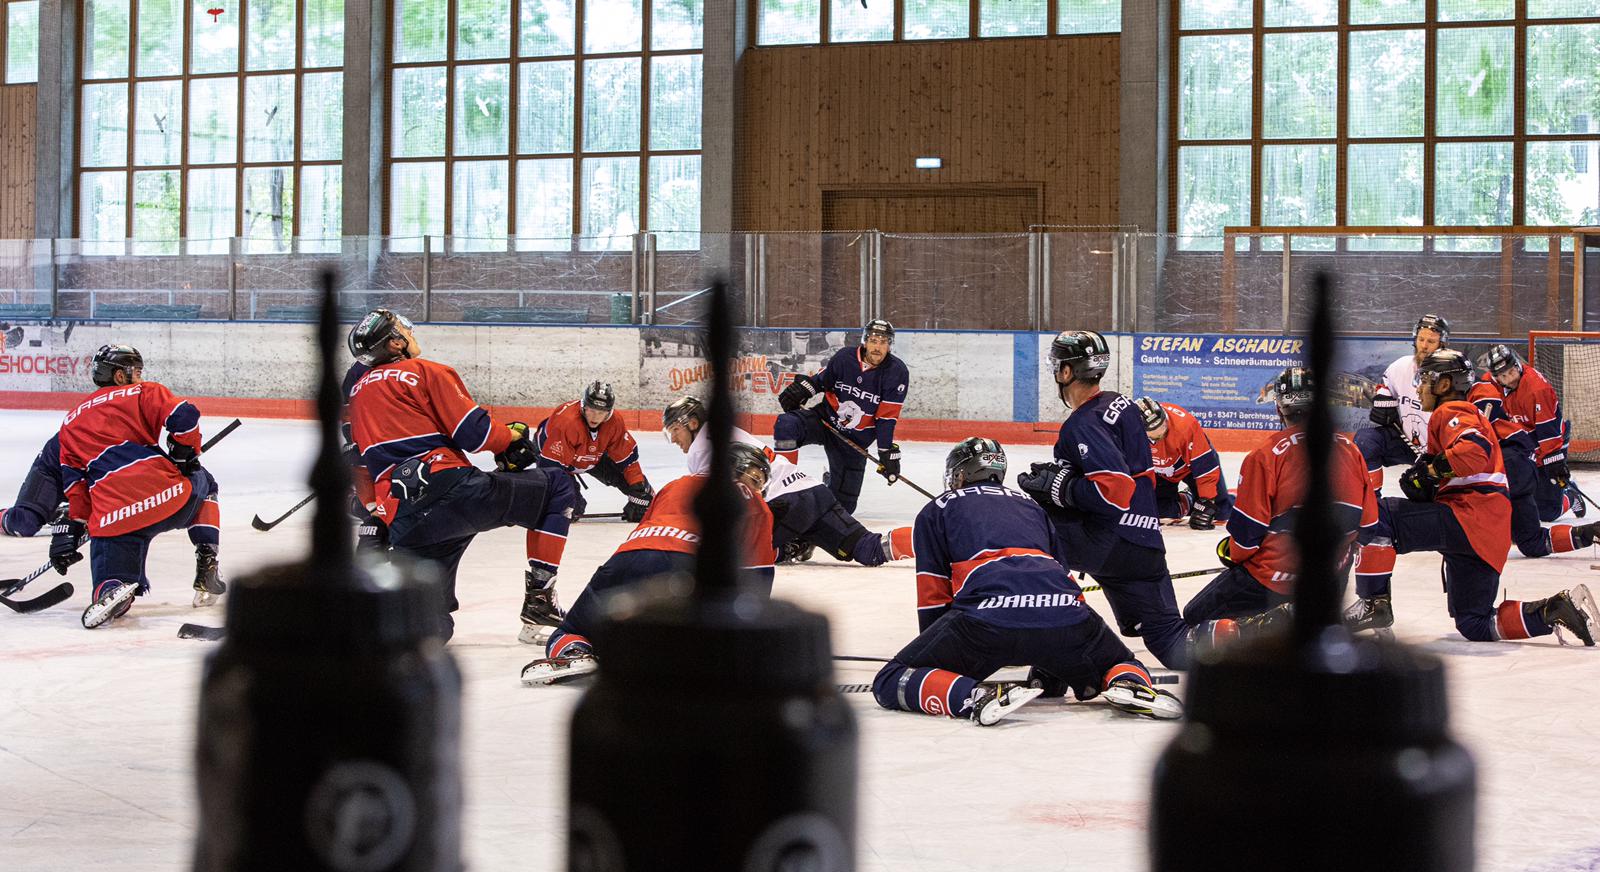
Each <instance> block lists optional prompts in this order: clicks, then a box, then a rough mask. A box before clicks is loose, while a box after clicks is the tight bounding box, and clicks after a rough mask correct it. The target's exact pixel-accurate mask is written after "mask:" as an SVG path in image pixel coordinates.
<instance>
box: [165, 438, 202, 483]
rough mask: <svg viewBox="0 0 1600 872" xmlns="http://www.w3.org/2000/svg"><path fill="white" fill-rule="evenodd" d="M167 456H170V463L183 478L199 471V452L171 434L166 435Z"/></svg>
mask: <svg viewBox="0 0 1600 872" xmlns="http://www.w3.org/2000/svg"><path fill="white" fill-rule="evenodd" d="M167 456H168V457H170V458H172V465H173V466H176V467H177V468H178V472H179V473H181V474H182V475H183V477H184V478H188V477H189V476H191V475H194V474H195V473H197V472H199V471H200V452H199V451H196V450H195V449H194V448H193V447H191V446H188V445H185V444H183V443H182V442H179V441H177V440H175V439H173V438H172V437H171V436H168V437H167Z"/></svg>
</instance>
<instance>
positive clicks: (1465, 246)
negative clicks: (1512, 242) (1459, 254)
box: [1433, 142, 1512, 251]
mask: <svg viewBox="0 0 1600 872" xmlns="http://www.w3.org/2000/svg"><path fill="white" fill-rule="evenodd" d="M1433 174H1434V182H1433V223H1435V224H1439V225H1445V226H1451V225H1456V226H1468V227H1472V226H1490V225H1496V224H1510V223H1511V207H1512V200H1511V143H1509V142H1441V143H1439V144H1438V145H1437V146H1435V149H1434V162H1433ZM1435 246H1436V247H1438V248H1439V249H1441V250H1454V251H1482V250H1493V249H1495V248H1498V247H1499V245H1498V243H1497V242H1495V241H1493V240H1490V239H1483V238H1471V237H1468V238H1462V239H1439V240H1436V242H1435Z"/></svg>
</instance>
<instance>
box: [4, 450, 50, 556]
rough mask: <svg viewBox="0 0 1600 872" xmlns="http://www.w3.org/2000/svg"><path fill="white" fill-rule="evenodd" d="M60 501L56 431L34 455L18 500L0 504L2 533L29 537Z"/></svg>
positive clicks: (42, 524) (43, 522)
mask: <svg viewBox="0 0 1600 872" xmlns="http://www.w3.org/2000/svg"><path fill="white" fill-rule="evenodd" d="M61 505H62V494H61V437H60V436H59V435H55V436H51V437H50V438H49V439H48V440H46V441H45V443H44V447H43V448H40V449H39V453H38V454H36V455H34V457H33V465H32V466H30V467H28V474H27V475H26V476H23V479H22V487H21V488H20V489H18V491H17V499H16V501H15V502H13V503H12V504H11V505H10V506H7V507H4V508H0V535H4V536H18V537H21V538H24V539H26V538H28V537H29V536H32V535H34V534H35V533H37V532H39V530H40V528H42V527H44V525H45V521H47V520H51V519H52V518H53V517H55V516H56V515H57V514H58V513H59V510H60V509H61Z"/></svg>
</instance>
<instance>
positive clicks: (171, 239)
mask: <svg viewBox="0 0 1600 872" xmlns="http://www.w3.org/2000/svg"><path fill="white" fill-rule="evenodd" d="M182 215H183V189H182V186H181V185H180V184H179V178H178V171H177V170H156V171H153V172H141V173H134V174H133V238H134V239H142V240H162V241H166V244H164V245H158V246H135V247H134V250H135V251H136V252H138V253H140V254H172V253H175V252H176V251H177V247H178V246H177V240H178V227H179V224H178V221H179V219H180V218H181V217H182Z"/></svg>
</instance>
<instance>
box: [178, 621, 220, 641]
mask: <svg viewBox="0 0 1600 872" xmlns="http://www.w3.org/2000/svg"><path fill="white" fill-rule="evenodd" d="M226 635H228V628H227V627H208V626H206V625H205V624H184V625H183V626H181V627H179V628H178V638H179V639H199V640H201V641H202V642H219V641H221V640H222V638H223V637H224V636H226Z"/></svg>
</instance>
